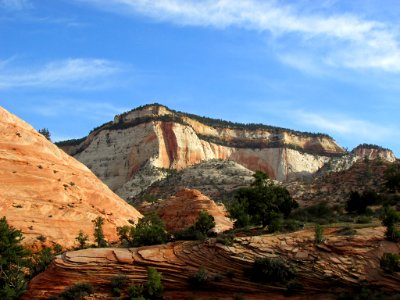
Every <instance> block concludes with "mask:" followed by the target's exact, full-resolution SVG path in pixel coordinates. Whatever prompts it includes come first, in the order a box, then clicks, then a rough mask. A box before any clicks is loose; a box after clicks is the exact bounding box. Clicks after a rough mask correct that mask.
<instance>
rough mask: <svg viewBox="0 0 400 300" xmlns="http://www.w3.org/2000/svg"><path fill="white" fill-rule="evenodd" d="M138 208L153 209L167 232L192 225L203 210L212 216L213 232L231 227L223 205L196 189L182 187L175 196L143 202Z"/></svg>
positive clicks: (141, 209)
mask: <svg viewBox="0 0 400 300" xmlns="http://www.w3.org/2000/svg"><path fill="white" fill-rule="evenodd" d="M139 210H140V211H142V212H143V213H144V212H149V211H155V212H156V213H157V214H158V215H159V216H160V217H161V219H163V221H164V222H165V226H166V228H167V230H168V231H169V232H177V231H180V230H183V229H186V228H188V227H189V226H191V225H193V224H194V223H195V222H196V220H197V217H198V216H199V213H200V212H201V211H203V210H204V211H206V212H207V213H208V214H210V215H211V216H213V217H214V220H215V229H214V230H215V232H223V231H225V230H229V229H232V228H233V223H232V221H231V220H230V219H229V218H228V217H227V216H226V211H225V208H224V206H223V205H217V204H215V202H214V201H213V200H211V199H210V198H208V197H207V196H205V195H203V194H202V193H201V192H200V191H198V190H191V189H183V190H181V191H179V192H178V193H177V194H176V195H175V196H171V197H169V198H167V199H164V200H161V201H160V202H156V203H154V204H149V203H144V204H143V205H142V207H141V208H139Z"/></svg>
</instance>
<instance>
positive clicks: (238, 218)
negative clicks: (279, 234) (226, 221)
mask: <svg viewBox="0 0 400 300" xmlns="http://www.w3.org/2000/svg"><path fill="white" fill-rule="evenodd" d="M253 177H254V181H253V183H252V184H251V186H250V187H245V188H240V189H239V190H237V191H236V193H235V197H234V200H233V201H232V203H231V205H230V206H228V211H229V215H230V218H231V219H233V220H235V223H234V224H235V227H236V228H240V227H243V226H248V225H255V226H258V225H262V226H263V227H265V226H267V225H270V223H271V220H273V218H271V215H273V214H274V213H275V214H282V215H283V216H284V217H287V216H288V215H289V214H290V212H291V211H292V209H294V208H296V207H298V203H297V202H296V201H294V200H293V199H292V197H291V196H290V194H289V191H288V190H287V189H286V188H284V187H282V186H280V185H276V184H274V183H273V182H272V181H268V180H267V179H268V176H267V174H265V173H263V172H261V171H256V172H255V173H254V174H253ZM276 226H277V222H276V221H275V224H273V225H272V226H271V228H273V227H276Z"/></svg>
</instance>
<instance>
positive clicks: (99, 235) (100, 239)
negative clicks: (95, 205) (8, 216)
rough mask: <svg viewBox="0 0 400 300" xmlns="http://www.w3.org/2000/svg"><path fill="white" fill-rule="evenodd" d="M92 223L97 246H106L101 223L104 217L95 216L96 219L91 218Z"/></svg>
mask: <svg viewBox="0 0 400 300" xmlns="http://www.w3.org/2000/svg"><path fill="white" fill-rule="evenodd" d="M92 222H93V223H94V234H93V235H94V240H95V241H96V244H97V247H99V248H101V247H107V241H106V240H105V238H104V232H103V224H104V218H103V217H100V216H99V217H97V218H96V219H94V220H92Z"/></svg>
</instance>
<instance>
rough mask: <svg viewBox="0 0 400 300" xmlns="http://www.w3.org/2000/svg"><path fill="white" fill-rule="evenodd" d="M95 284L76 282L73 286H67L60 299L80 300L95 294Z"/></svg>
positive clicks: (59, 296)
mask: <svg viewBox="0 0 400 300" xmlns="http://www.w3.org/2000/svg"><path fill="white" fill-rule="evenodd" d="M93 292H94V289H93V286H92V285H90V284H89V283H76V284H74V285H73V286H70V287H68V288H66V289H65V290H64V291H63V292H62V293H61V294H60V295H58V299H59V300H78V299H79V300H80V299H83V298H84V297H85V296H87V295H90V294H93Z"/></svg>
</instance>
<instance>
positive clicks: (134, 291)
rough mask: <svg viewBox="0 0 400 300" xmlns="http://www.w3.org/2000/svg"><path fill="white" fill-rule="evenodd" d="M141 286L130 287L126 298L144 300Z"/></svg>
mask: <svg viewBox="0 0 400 300" xmlns="http://www.w3.org/2000/svg"><path fill="white" fill-rule="evenodd" d="M143 291H144V289H143V285H131V286H129V287H128V296H129V299H131V300H144V299H145V298H144V296H143Z"/></svg>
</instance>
